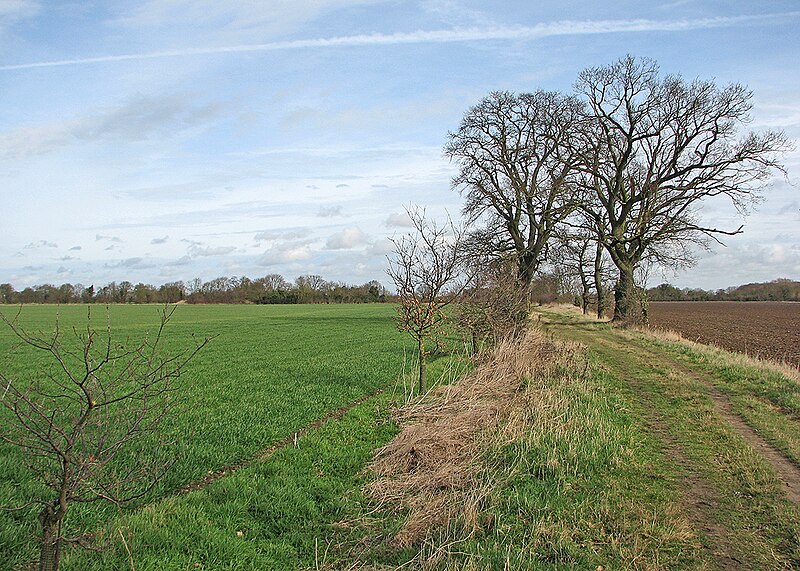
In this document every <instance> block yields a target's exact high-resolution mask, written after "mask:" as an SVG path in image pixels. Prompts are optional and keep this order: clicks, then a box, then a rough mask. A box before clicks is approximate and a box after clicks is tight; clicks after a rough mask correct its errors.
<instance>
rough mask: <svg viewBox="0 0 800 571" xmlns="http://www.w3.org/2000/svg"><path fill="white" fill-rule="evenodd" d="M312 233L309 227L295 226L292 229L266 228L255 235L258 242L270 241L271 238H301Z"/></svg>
mask: <svg viewBox="0 0 800 571" xmlns="http://www.w3.org/2000/svg"><path fill="white" fill-rule="evenodd" d="M309 234H311V231H310V230H309V229H308V228H294V229H291V230H265V231H263V232H259V233H258V234H256V235H255V236H254V239H255V241H256V242H269V241H271V240H300V239H303V238H307V237H308V236H309Z"/></svg>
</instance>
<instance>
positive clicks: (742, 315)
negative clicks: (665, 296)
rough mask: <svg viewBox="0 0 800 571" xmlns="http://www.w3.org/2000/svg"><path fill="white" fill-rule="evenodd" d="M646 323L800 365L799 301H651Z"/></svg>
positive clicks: (691, 338) (766, 357) (700, 339)
mask: <svg viewBox="0 0 800 571" xmlns="http://www.w3.org/2000/svg"><path fill="white" fill-rule="evenodd" d="M650 325H651V327H654V328H657V329H667V330H671V331H676V332H678V333H680V334H681V335H682V336H683V337H685V338H687V339H690V340H692V341H698V342H700V343H707V344H713V345H717V346H719V347H722V348H724V349H728V350H730V351H739V352H742V353H747V354H748V355H752V356H757V357H760V358H765V359H772V360H776V361H786V362H787V363H791V364H792V365H794V366H800V303H796V302H782V301H660V302H651V303H650Z"/></svg>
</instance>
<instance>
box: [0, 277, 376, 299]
mask: <svg viewBox="0 0 800 571" xmlns="http://www.w3.org/2000/svg"><path fill="white" fill-rule="evenodd" d="M389 298H390V295H389V292H388V291H387V290H386V288H384V287H383V285H381V283H380V282H378V281H375V280H373V281H369V282H367V283H365V284H363V285H348V284H344V283H341V282H332V281H327V280H325V279H323V278H322V277H321V276H317V275H304V276H300V277H298V278H297V279H296V280H294V282H292V283H290V282H288V281H286V280H285V279H284V278H283V276H281V275H279V274H270V275H267V276H264V277H263V278H258V279H253V280H251V279H250V278H247V277H241V278H237V277H232V278H228V277H221V278H216V279H213V280H211V281H207V282H203V281H202V280H200V279H199V278H197V279H194V280H192V281H190V282H188V283H185V282H183V281H177V282H170V283H166V284H164V285H162V286H159V287H155V286H152V285H150V284H144V283H138V284H135V285H134V284H132V283H131V282H128V281H123V282H119V283H117V282H111V283H110V284H108V285H105V286H103V287H98V288H95V287H94V285H90V286H84V285H82V284H74V285H73V284H68V283H67V284H62V285H60V286H54V285H50V284H44V285H37V286H33V287H26V288H25V289H23V290H22V291H16V290H15V289H14V288H13V286H12V285H11V284H7V283H6V284H0V303H6V304H19V303H60V304H67V303H177V302H179V301H185V302H187V303H373V302H383V301H387V300H388V299H389Z"/></svg>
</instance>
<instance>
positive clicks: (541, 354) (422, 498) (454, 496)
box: [367, 329, 576, 559]
mask: <svg viewBox="0 0 800 571" xmlns="http://www.w3.org/2000/svg"><path fill="white" fill-rule="evenodd" d="M575 358H576V353H575V351H574V350H571V349H568V348H566V347H565V346H561V345H556V344H554V343H553V342H552V341H551V340H550V339H548V337H547V336H546V334H545V333H543V332H542V331H540V330H538V329H531V330H529V331H528V332H526V334H525V335H524V336H523V337H522V338H521V339H519V340H514V341H504V342H502V343H500V344H499V345H498V346H497V347H495V349H494V350H493V351H492V352H491V354H490V355H489V356H488V358H487V359H486V361H485V362H483V363H481V364H480V365H479V366H478V367H476V369H475V370H474V371H472V372H471V373H470V374H469V375H467V376H466V377H464V378H463V379H461V380H460V381H459V382H457V383H455V384H451V385H447V386H444V387H440V388H439V389H437V390H436V391H434V392H433V393H431V394H430V395H429V396H428V397H427V398H426V399H425V400H422V401H416V402H414V403H410V404H409V405H407V406H406V407H405V408H403V409H401V410H400V411H398V413H397V414H398V418H399V421H400V423H401V424H402V425H403V426H404V428H403V430H402V432H401V433H400V434H399V435H398V436H397V437H396V438H395V439H394V440H393V441H392V442H391V443H390V444H389V445H387V446H385V447H384V448H382V449H380V450H379V451H378V453H377V455H376V459H375V461H374V462H373V463H372V464H371V466H370V469H371V470H372V471H373V472H374V473H375V475H376V476H377V478H376V479H374V480H373V481H372V482H371V483H370V484H369V485H368V489H367V492H368V494H370V495H371V496H372V497H373V498H375V499H376V500H378V501H379V502H381V503H382V504H383V505H384V506H387V505H388V506H393V507H395V509H397V510H404V511H405V512H406V515H407V517H406V520H405V523H404V525H403V526H402V528H401V529H400V531H399V532H398V533H397V534H396V536H395V541H396V542H397V545H398V546H400V547H407V546H410V545H414V544H419V543H421V542H422V543H423V550H422V551H421V553H423V552H427V555H426V557H428V558H434V559H435V558H436V555H437V553H436V552H437V551H441V548H437V549H435V550H426V549H424V543H425V540H426V538H427V537H428V535H429V531H430V530H431V529H432V528H434V527H441V526H448V527H452V526H455V527H458V530H452V533H448V534H447V535H449V536H451V537H458V538H465V537H470V536H471V535H473V534H474V533H475V532H476V531H477V530H479V529H481V527H482V526H483V525H485V524H486V523H489V522H483V521H481V517H482V516H481V514H482V513H485V512H484V511H483V510H482V509H481V508H482V507H483V506H484V505H485V500H486V499H487V497H488V496H489V495H490V494H491V492H492V490H493V489H494V488H495V487H496V486H497V485H498V483H499V482H497V481H496V480H493V478H492V477H489V476H488V474H487V471H486V466H485V462H484V461H483V458H482V454H483V453H484V451H485V450H487V449H488V448H489V447H490V446H489V442H494V443H496V442H498V440H499V441H505V442H510V441H513V440H515V439H518V438H520V436H521V433H523V432H525V433H527V432H530V431H532V430H533V428H532V426H533V425H532V422H531V419H532V418H543V417H546V416H547V414H546V410H545V409H547V408H548V405H547V401H548V398H546V396H545V395H543V394H542V393H541V390H540V389H541V387H542V386H544V385H545V384H547V383H537V379H542V378H544V377H549V376H552V375H554V374H558V373H559V371H564V370H567V369H570V370H572V369H574V368H575V367H573V366H572V364H573V363H572V362H573V361H574V360H575ZM531 384H533V385H536V386H537V391H536V396H535V397H534V395H533V394H532V392H531V391H528V390H526V386H530V385H531ZM535 424H538V423H535ZM440 547H441V546H440ZM446 547H447V546H446ZM455 549H457V547H455Z"/></svg>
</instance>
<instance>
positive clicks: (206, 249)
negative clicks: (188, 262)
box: [187, 243, 236, 258]
mask: <svg viewBox="0 0 800 571" xmlns="http://www.w3.org/2000/svg"><path fill="white" fill-rule="evenodd" d="M235 250H236V246H216V247H214V246H203V245H201V244H199V243H194V244H190V245H189V248H188V249H187V253H188V254H189V255H190V256H192V257H193V258H197V257H211V256H227V255H228V254H231V253H233V252H234V251H235Z"/></svg>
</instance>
